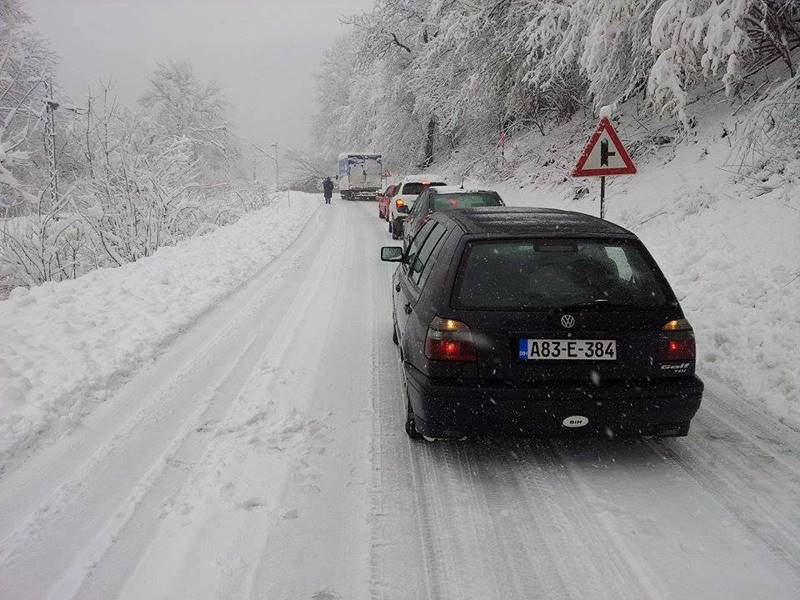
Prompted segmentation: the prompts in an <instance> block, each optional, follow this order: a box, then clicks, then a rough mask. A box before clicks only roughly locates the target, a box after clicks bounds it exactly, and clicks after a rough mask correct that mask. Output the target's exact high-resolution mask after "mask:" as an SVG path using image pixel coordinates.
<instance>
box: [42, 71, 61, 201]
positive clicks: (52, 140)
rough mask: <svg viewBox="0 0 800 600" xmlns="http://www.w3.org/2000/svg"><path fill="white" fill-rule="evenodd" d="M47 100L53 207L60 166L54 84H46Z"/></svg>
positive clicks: (48, 150)
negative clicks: (57, 153) (57, 160)
mask: <svg viewBox="0 0 800 600" xmlns="http://www.w3.org/2000/svg"><path fill="white" fill-rule="evenodd" d="M45 88H46V89H47V98H45V100H44V106H45V121H44V144H45V149H46V151H47V161H48V163H49V165H48V166H49V171H50V172H49V175H50V203H51V207H52V208H55V207H56V206H58V164H57V163H56V118H55V112H56V109H57V108H58V106H59V105H58V102H56V101H55V100H53V82H52V81H48V82H46V83H45Z"/></svg>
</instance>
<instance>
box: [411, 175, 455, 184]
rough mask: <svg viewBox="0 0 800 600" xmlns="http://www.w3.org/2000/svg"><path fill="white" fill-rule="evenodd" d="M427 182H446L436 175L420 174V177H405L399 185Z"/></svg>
mask: <svg viewBox="0 0 800 600" xmlns="http://www.w3.org/2000/svg"><path fill="white" fill-rule="evenodd" d="M427 181H447V180H446V179H445V178H444V177H439V176H438V175H430V174H428V173H422V174H420V175H406V176H405V177H403V179H402V180H401V183H424V182H427Z"/></svg>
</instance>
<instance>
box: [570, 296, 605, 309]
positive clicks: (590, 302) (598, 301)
mask: <svg viewBox="0 0 800 600" xmlns="http://www.w3.org/2000/svg"><path fill="white" fill-rule="evenodd" d="M601 304H603V305H608V298H595V299H594V300H586V301H585V302H575V303H574V304H565V305H563V306H559V308H582V307H584V306H598V305H601Z"/></svg>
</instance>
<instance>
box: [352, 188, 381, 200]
mask: <svg viewBox="0 0 800 600" xmlns="http://www.w3.org/2000/svg"><path fill="white" fill-rule="evenodd" d="M348 193H349V194H350V195H351V196H352V197H353V198H358V199H359V200H362V199H364V200H375V199H377V197H378V191H377V190H348Z"/></svg>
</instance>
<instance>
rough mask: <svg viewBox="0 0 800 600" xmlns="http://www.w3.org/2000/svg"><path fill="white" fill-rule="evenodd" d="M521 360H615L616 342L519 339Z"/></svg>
mask: <svg viewBox="0 0 800 600" xmlns="http://www.w3.org/2000/svg"><path fill="white" fill-rule="evenodd" d="M519 357H520V359H522V360H617V341H616V340H572V339H568V340H565V339H560V340H545V339H521V340H520V341H519Z"/></svg>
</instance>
